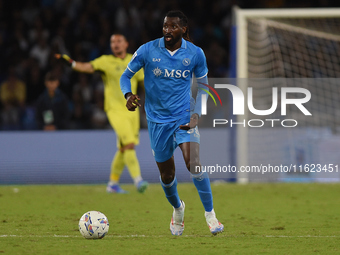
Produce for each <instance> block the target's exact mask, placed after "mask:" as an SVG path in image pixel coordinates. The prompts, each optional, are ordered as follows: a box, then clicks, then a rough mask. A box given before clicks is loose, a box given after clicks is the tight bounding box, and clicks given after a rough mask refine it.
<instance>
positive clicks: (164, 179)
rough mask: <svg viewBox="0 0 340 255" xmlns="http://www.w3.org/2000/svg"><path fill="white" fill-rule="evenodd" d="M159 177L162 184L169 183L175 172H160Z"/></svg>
mask: <svg viewBox="0 0 340 255" xmlns="http://www.w3.org/2000/svg"><path fill="white" fill-rule="evenodd" d="M161 179H162V182H163V183H164V184H170V183H171V182H172V181H173V180H174V179H175V173H162V174H161Z"/></svg>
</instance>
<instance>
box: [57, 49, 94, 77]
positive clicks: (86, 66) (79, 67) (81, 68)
mask: <svg viewBox="0 0 340 255" xmlns="http://www.w3.org/2000/svg"><path fill="white" fill-rule="evenodd" d="M55 58H56V59H60V60H61V61H63V62H64V63H65V64H66V65H68V66H70V67H72V69H73V70H75V71H77V72H82V73H94V71H95V70H94V68H93V66H92V65H91V63H89V62H79V61H78V62H77V61H75V60H73V59H72V58H70V57H69V56H67V55H66V54H55Z"/></svg>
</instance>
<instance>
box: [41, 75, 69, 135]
mask: <svg viewBox="0 0 340 255" xmlns="http://www.w3.org/2000/svg"><path fill="white" fill-rule="evenodd" d="M45 86H46V91H45V92H44V93H43V94H42V95H41V96H40V97H39V99H38V101H37V105H36V109H37V112H36V116H37V121H38V124H39V127H40V129H43V130H46V131H52V130H59V129H66V128H67V127H68V121H69V117H70V113H69V108H68V99H67V97H66V95H65V94H64V93H63V92H62V91H61V90H59V89H58V87H59V80H58V78H57V76H56V75H55V74H54V73H52V72H48V73H47V74H46V76H45Z"/></svg>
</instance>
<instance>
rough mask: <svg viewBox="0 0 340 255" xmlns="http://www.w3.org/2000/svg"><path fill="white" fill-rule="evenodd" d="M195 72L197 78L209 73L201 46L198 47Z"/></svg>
mask: <svg viewBox="0 0 340 255" xmlns="http://www.w3.org/2000/svg"><path fill="white" fill-rule="evenodd" d="M195 64H196V65H195V68H194V73H195V76H196V78H197V79H201V78H203V77H204V76H206V75H207V74H208V67H207V60H206V58H205V55H204V52H203V50H202V49H201V48H198V49H197V54H196V63H195Z"/></svg>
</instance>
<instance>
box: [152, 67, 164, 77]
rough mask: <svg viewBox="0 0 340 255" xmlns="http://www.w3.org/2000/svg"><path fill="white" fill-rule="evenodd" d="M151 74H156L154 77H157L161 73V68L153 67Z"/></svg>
mask: <svg viewBox="0 0 340 255" xmlns="http://www.w3.org/2000/svg"><path fill="white" fill-rule="evenodd" d="M152 72H153V74H154V75H155V76H156V77H159V76H161V75H162V73H163V72H162V70H161V69H159V68H158V67H156V68H155V69H153V70H152Z"/></svg>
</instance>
